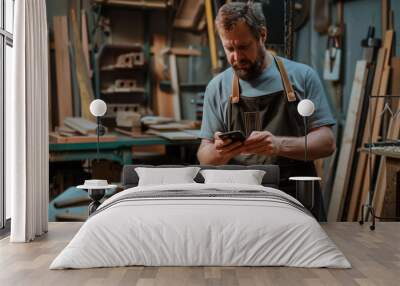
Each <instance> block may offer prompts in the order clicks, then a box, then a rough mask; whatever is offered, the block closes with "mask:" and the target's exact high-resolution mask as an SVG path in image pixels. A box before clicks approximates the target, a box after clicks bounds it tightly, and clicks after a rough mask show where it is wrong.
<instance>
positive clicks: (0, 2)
mask: <svg viewBox="0 0 400 286" xmlns="http://www.w3.org/2000/svg"><path fill="white" fill-rule="evenodd" d="M5 1H6V0H0V13H1V15H0V16H1V18H0V235H1V234H4V233H5V232H9V229H10V221H6V190H5V134H4V131H5V128H4V127H5V72H6V61H5V54H6V46H9V47H11V48H13V34H12V33H10V32H8V31H6V27H5V26H6V18H5V17H6V15H5V10H6V2H5ZM12 2H13V5H14V7H15V1H14V0H12ZM14 7H13V13H15V12H14V11H15V10H14ZM14 16H15V15H13V19H14ZM12 30H14V27H13V29H12Z"/></svg>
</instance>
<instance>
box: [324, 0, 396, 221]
mask: <svg viewBox="0 0 400 286" xmlns="http://www.w3.org/2000/svg"><path fill="white" fill-rule="evenodd" d="M382 2H383V3H386V2H387V1H382ZM385 19H386V18H385ZM385 27H386V28H385V31H384V33H383V35H384V37H383V45H382V47H381V48H380V49H379V51H378V55H377V59H376V60H375V59H374V60H372V59H368V60H361V61H358V62H357V66H356V73H355V78H354V81H353V88H352V93H351V96H350V101H349V108H348V112H347V118H346V125H345V129H344V134H343V137H342V139H343V140H342V142H341V146H340V153H339V160H338V165H337V171H336V177H335V182H334V186H333V190H332V197H331V201H330V205H329V209H328V221H342V220H347V221H355V220H357V219H359V218H360V210H361V207H362V205H364V204H370V203H372V204H373V207H374V208H375V213H376V215H378V216H379V215H380V214H381V213H382V206H383V202H384V199H385V190H386V174H385V158H384V157H382V158H381V157H380V156H376V155H373V154H369V153H368V152H360V153H359V152H358V149H359V148H361V147H363V146H364V145H365V144H367V143H371V142H372V143H374V142H377V141H380V140H386V139H390V140H398V139H399V136H400V120H399V118H398V116H397V113H398V111H399V110H400V100H398V99H397V98H394V97H393V98H391V95H396V96H398V95H400V83H399V80H398V79H399V78H400V58H396V57H394V58H392V53H393V52H392V45H393V39H394V30H393V21H389V24H388V25H386V26H385ZM391 77H392V80H390V78H391ZM390 82H392V85H391V86H389V83H390ZM370 96H372V97H370ZM369 194H371V195H373V196H372V197H373V201H372V202H370V201H369V199H370V198H369V197H370V196H369Z"/></svg>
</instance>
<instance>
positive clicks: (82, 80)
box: [71, 10, 94, 120]
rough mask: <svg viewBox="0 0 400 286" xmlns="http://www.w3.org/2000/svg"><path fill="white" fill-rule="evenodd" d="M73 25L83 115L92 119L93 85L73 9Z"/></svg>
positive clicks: (76, 67)
mask: <svg viewBox="0 0 400 286" xmlns="http://www.w3.org/2000/svg"><path fill="white" fill-rule="evenodd" d="M71 25H72V34H73V47H74V51H75V53H74V54H75V69H76V76H77V79H78V86H79V92H80V96H81V115H82V117H83V118H86V119H88V120H90V119H93V115H92V114H91V113H90V110H89V105H90V102H92V100H93V99H94V95H93V87H92V83H91V81H90V77H89V71H88V69H87V66H86V63H85V56H84V53H83V48H82V42H81V40H80V37H79V28H78V22H77V19H76V15H75V11H74V10H71Z"/></svg>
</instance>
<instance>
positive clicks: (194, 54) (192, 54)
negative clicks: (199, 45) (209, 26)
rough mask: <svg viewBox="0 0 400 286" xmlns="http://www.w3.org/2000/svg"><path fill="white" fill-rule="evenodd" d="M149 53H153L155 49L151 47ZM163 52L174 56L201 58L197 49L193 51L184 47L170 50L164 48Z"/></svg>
mask: <svg viewBox="0 0 400 286" xmlns="http://www.w3.org/2000/svg"><path fill="white" fill-rule="evenodd" d="M150 50H151V53H152V54H154V53H155V47H154V46H153V47H151V49H150ZM163 51H164V52H166V53H173V54H174V55H176V56H183V57H185V56H186V57H199V56H201V51H199V50H198V49H193V48H185V47H172V48H167V47H164V49H163Z"/></svg>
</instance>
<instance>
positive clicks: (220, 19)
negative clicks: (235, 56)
mask: <svg viewBox="0 0 400 286" xmlns="http://www.w3.org/2000/svg"><path fill="white" fill-rule="evenodd" d="M238 22H244V23H246V24H247V26H249V28H250V30H251V32H252V33H253V35H254V37H256V39H257V40H258V39H260V32H261V29H262V28H266V23H265V16H264V13H263V11H262V5H261V3H253V1H248V2H247V3H244V2H230V3H227V4H225V5H223V6H222V7H221V8H220V9H219V10H218V14H217V17H216V19H215V25H216V27H217V29H221V28H222V29H224V30H226V31H231V30H232V29H233V28H234V27H235V25H236V24H237V23H238Z"/></svg>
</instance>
